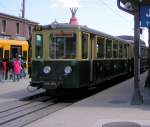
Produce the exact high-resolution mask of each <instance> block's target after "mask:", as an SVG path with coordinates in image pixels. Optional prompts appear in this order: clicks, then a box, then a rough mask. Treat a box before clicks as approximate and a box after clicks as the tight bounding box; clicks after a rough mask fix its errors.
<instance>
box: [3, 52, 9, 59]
mask: <svg viewBox="0 0 150 127" xmlns="http://www.w3.org/2000/svg"><path fill="white" fill-rule="evenodd" d="M4 58H5V59H9V50H5V52H4Z"/></svg>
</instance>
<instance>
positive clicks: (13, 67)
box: [0, 55, 26, 81]
mask: <svg viewBox="0 0 150 127" xmlns="http://www.w3.org/2000/svg"><path fill="white" fill-rule="evenodd" d="M25 76H26V73H25V61H24V60H23V59H22V58H21V55H15V57H14V58H13V59H6V58H3V59H2V61H1V62H0V81H4V80H13V81H19V80H20V79H21V78H22V77H25Z"/></svg>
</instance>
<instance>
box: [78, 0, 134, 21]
mask: <svg viewBox="0 0 150 127" xmlns="http://www.w3.org/2000/svg"><path fill="white" fill-rule="evenodd" d="M83 1H84V2H86V3H89V0H82V2H83ZM80 2H81V1H80ZM92 2H93V3H95V4H96V5H97V6H99V5H100V6H101V4H103V5H104V6H105V7H107V8H108V9H109V10H111V12H113V13H114V14H115V15H117V16H119V17H120V18H121V19H124V21H126V22H128V23H131V22H130V21H129V20H128V19H126V18H125V17H124V16H122V15H120V14H119V13H118V12H116V11H115V10H114V8H112V7H111V6H110V5H109V4H108V3H106V2H104V1H103V0H95V1H92ZM90 4H91V1H90Z"/></svg>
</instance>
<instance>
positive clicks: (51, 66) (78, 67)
mask: <svg viewBox="0 0 150 127" xmlns="http://www.w3.org/2000/svg"><path fill="white" fill-rule="evenodd" d="M132 65H133V43H130V42H128V41H125V40H123V39H121V38H119V37H114V36H111V35H108V34H105V33H103V32H100V31H96V30H94V29H90V28H88V27H86V26H81V25H71V24H59V23H55V24H51V25H47V26H37V27H36V28H35V29H34V31H33V33H32V75H31V86H34V87H39V88H44V89H46V90H48V91H49V90H58V89H61V90H64V89H80V88H89V87H93V86H96V85H100V84H99V83H101V82H104V81H105V80H110V79H112V78H114V77H118V76H121V75H125V74H128V73H131V72H133V70H132V69H133V67H132Z"/></svg>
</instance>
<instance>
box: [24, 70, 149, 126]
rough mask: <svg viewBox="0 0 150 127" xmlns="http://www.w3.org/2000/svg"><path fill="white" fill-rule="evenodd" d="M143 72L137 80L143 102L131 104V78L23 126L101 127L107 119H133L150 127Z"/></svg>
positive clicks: (110, 120)
mask: <svg viewBox="0 0 150 127" xmlns="http://www.w3.org/2000/svg"><path fill="white" fill-rule="evenodd" d="M146 75H147V73H144V74H142V75H141V80H140V84H141V90H142V91H141V92H142V95H143V96H144V104H142V105H131V104H130V103H131V99H132V96H133V90H134V85H133V84H134V80H133V78H132V79H130V80H127V81H125V82H123V83H120V84H118V85H116V86H115V87H112V88H109V89H107V90H105V91H103V92H100V93H98V94H96V95H94V96H91V97H89V98H86V99H84V100H82V101H79V102H77V103H75V104H73V105H71V106H69V107H67V108H65V109H62V110H60V111H58V112H55V113H53V114H52V115H50V116H47V117H45V118H43V119H40V120H38V121H35V122H34V123H31V124H29V125H28V126H26V127H102V126H104V125H105V124H106V123H110V122H121V123H123V122H134V123H137V124H139V125H140V126H141V127H150V89H147V88H144V87H143V85H144V82H145V78H146ZM110 127H114V126H110ZM116 127H136V126H116ZM137 127H139V126H137Z"/></svg>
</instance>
